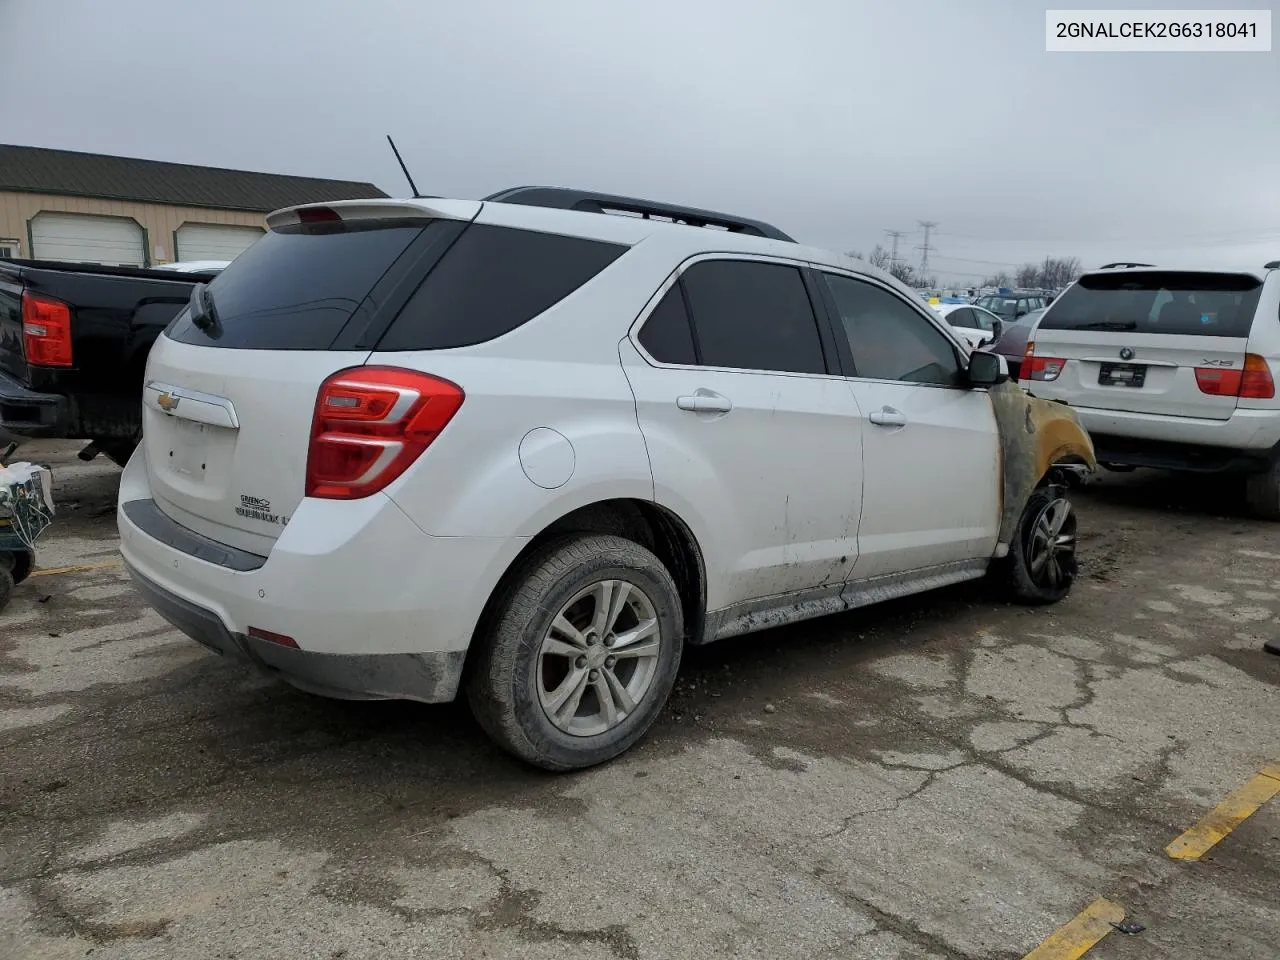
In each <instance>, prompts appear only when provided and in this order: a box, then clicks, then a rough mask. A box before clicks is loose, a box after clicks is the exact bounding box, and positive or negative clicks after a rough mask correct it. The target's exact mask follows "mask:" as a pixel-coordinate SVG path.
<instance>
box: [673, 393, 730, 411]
mask: <svg viewBox="0 0 1280 960" xmlns="http://www.w3.org/2000/svg"><path fill="white" fill-rule="evenodd" d="M676 406H677V407H679V408H680V409H681V410H689V411H691V412H693V413H728V412H729V411H730V410H732V409H733V401H732V400H730V399H729V398H728V397H722V396H720V394H718V393H713V392H712V391H710V390H699V391H697V392H696V393H694V394H692V395H691V396H687V397H676Z"/></svg>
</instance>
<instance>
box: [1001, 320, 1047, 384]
mask: <svg viewBox="0 0 1280 960" xmlns="http://www.w3.org/2000/svg"><path fill="white" fill-rule="evenodd" d="M1045 309H1046V308H1044V307H1041V308H1040V309H1039V310H1032V311H1031V312H1030V313H1026V314H1023V315H1022V316H1020V317H1018V318H1016V319H1014V320H1010V321H1009V322H1007V323H1004V324H1003V325H1002V327H1001V329H1000V338H999V339H998V340H996V342H995V343H994V344H993V345H991V346H990V347H989V348H988V349H989V350H990V351H991V352H992V353H998V354H999V355H1000V356H1002V357H1004V359H1005V363H1007V364H1008V365H1009V376H1010V377H1012V378H1013V379H1014V380H1017V379H1018V378H1019V376H1021V373H1022V358H1023V356H1024V355H1025V354H1026V352H1027V340H1028V339H1030V337H1031V334H1032V332H1033V331H1034V330H1035V328H1036V324H1037V323H1038V322H1039V321H1040V318H1041V317H1043V316H1044V311H1045Z"/></svg>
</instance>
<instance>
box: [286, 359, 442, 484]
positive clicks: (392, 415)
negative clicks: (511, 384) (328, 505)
mask: <svg viewBox="0 0 1280 960" xmlns="http://www.w3.org/2000/svg"><path fill="white" fill-rule="evenodd" d="M464 397H465V395H464V394H463V392H462V388H461V387H459V386H458V385H457V384H455V383H450V382H449V381H448V380H441V379H440V378H439V377H433V376H430V375H428V374H425V373H419V372H418V371H416V370H404V369H401V368H399V367H353V368H351V369H349V370H342V371H339V372H338V373H335V374H334V375H333V376H331V377H330V378H329V379H328V380H326V381H325V382H324V383H323V384H322V385H321V387H320V393H319V395H318V396H317V397H316V409H315V417H314V419H313V421H312V426H311V446H310V448H309V449H308V451H307V483H306V493H307V496H308V497H320V498H323V499H329V500H358V499H360V498H361V497H367V496H370V495H371V494H374V493H377V492H378V491H379V490H382V489H384V488H385V487H386V486H387V485H388V484H390V483H391V481H393V480H395V479H396V478H397V477H398V476H400V475H401V474H402V473H404V472H405V470H407V469H408V468H409V466H410V464H412V463H413V462H414V461H415V460H416V459H418V457H419V456H421V455H422V452H423V451H424V450H426V449H427V447H429V446H430V445H431V443H432V441H433V440H435V438H436V437H437V436H439V434H440V431H441V430H443V429H444V428H445V426H446V425H447V424H448V423H449V421H450V420H452V419H453V415H454V414H455V413H457V412H458V408H459V407H461V406H462V401H463V399H464Z"/></svg>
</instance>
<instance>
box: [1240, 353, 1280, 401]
mask: <svg viewBox="0 0 1280 960" xmlns="http://www.w3.org/2000/svg"><path fill="white" fill-rule="evenodd" d="M1275 395H1276V382H1275V380H1273V379H1272V377H1271V367H1270V366H1269V365H1268V363H1267V360H1266V358H1265V357H1260V356H1258V355H1257V354H1256V353H1246V354H1245V356H1244V373H1243V374H1242V375H1241V377H1240V393H1239V396H1240V398H1241V399H1243V400H1270V399H1271V398H1273V397H1274V396H1275Z"/></svg>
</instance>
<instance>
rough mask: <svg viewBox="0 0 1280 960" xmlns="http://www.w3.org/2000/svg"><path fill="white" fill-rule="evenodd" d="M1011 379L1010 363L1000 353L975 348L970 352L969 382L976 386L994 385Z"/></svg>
mask: <svg viewBox="0 0 1280 960" xmlns="http://www.w3.org/2000/svg"><path fill="white" fill-rule="evenodd" d="M1008 379H1009V364H1008V362H1007V361H1006V360H1005V358H1004V357H1002V356H1000V354H998V353H986V352H984V351H982V350H975V351H974V352H973V353H971V354H969V384H970V385H971V386H974V387H994V386H996V385H997V384H1000V383H1004V382H1005V381H1006V380H1008Z"/></svg>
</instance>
